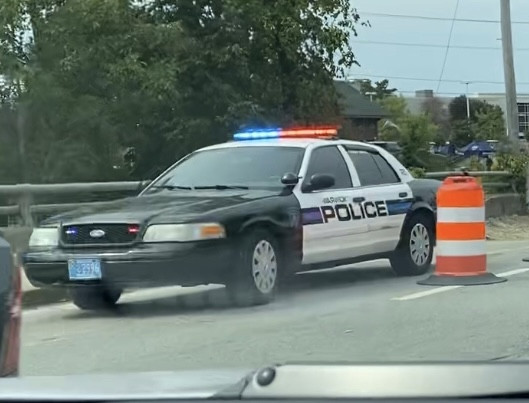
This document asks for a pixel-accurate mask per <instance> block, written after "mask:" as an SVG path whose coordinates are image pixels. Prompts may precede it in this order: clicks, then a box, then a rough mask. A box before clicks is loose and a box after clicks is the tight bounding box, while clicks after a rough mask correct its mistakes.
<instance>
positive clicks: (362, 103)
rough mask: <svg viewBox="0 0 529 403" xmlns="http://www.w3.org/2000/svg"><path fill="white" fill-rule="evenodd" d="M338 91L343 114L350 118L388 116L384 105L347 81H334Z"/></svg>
mask: <svg viewBox="0 0 529 403" xmlns="http://www.w3.org/2000/svg"><path fill="white" fill-rule="evenodd" d="M334 86H335V88H336V92H337V93H338V105H339V106H340V110H341V113H342V115H343V116H346V117H348V118H372V119H380V118H383V117H385V116H388V113H387V112H386V111H385V110H384V109H382V107H381V106H380V105H379V104H377V103H375V102H371V101H370V100H369V98H367V97H366V96H364V95H362V94H361V93H360V91H358V90H357V89H356V88H354V87H353V86H352V85H351V84H350V83H349V82H347V81H339V80H335V81H334Z"/></svg>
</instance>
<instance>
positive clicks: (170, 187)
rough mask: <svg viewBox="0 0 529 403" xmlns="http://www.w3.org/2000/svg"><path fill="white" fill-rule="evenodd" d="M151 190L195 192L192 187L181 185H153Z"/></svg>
mask: <svg viewBox="0 0 529 403" xmlns="http://www.w3.org/2000/svg"><path fill="white" fill-rule="evenodd" d="M151 189H167V190H176V189H183V190H193V188H192V187H191V186H181V185H153V186H151Z"/></svg>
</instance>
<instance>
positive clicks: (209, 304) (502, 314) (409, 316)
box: [22, 241, 529, 376]
mask: <svg viewBox="0 0 529 403" xmlns="http://www.w3.org/2000/svg"><path fill="white" fill-rule="evenodd" d="M488 249H489V258H488V261H489V271H491V272H494V273H496V274H500V273H505V275H506V277H508V281H507V282H505V283H501V284H495V285H485V286H473V287H459V288H456V287H442V288H438V287H428V286H419V285H417V284H416V281H417V280H418V278H398V277H395V276H394V275H393V274H392V272H391V270H390V269H389V264H388V263H387V262H386V261H377V262H371V263H368V264H362V265H355V266H351V267H350V268H347V269H340V270H331V271H323V272H316V273H309V274H303V275H300V276H299V279H298V281H297V282H296V288H295V289H294V290H291V291H290V292H289V293H285V294H281V295H280V296H279V297H278V299H277V300H276V301H274V302H273V303H272V304H270V305H267V306H261V307H254V308H244V309H241V308H232V307H229V306H227V304H226V300H225V298H224V294H223V289H222V288H214V287H213V288H212V287H201V288H195V289H191V288H188V289H180V288H167V289H156V290H141V291H137V292H133V293H130V294H127V295H125V296H124V297H123V299H122V303H121V304H120V305H119V309H118V310H117V311H116V312H113V313H90V312H88V313H87V312H82V311H80V310H78V309H77V308H75V307H74V306H73V305H71V304H58V305H53V306H48V307H42V308H39V309H31V310H26V311H24V314H23V335H22V375H23V376H24V375H66V374H82V373H111V372H131V371H133V372H136V371H160V370H178V369H203V368H232V367H242V368H248V367H260V366H264V365H266V364H270V363H279V362H285V361H357V362H358V361H370V362H371V361H410V360H412V361H413V360H420V361H423V360H429V361H432V360H443V361H444V360H518V359H526V358H528V359H529V343H528V341H529V334H528V332H527V329H528V328H529V315H528V312H529V304H528V301H529V262H525V263H524V262H522V258H524V257H528V256H529V242H528V241H521V242H520V241H517V242H489V243H488Z"/></svg>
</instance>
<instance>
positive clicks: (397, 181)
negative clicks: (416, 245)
mask: <svg viewBox="0 0 529 403" xmlns="http://www.w3.org/2000/svg"><path fill="white" fill-rule="evenodd" d="M345 149H346V151H347V155H349V158H351V161H352V162H353V165H354V168H355V170H356V173H357V175H358V179H359V181H360V187H359V189H361V190H362V194H363V196H364V197H365V201H364V202H363V204H364V210H365V212H366V215H367V217H368V219H367V220H366V221H367V226H368V231H369V238H370V239H371V240H372V245H371V247H372V251H373V253H375V254H376V253H385V252H389V251H392V250H394V249H395V248H396V247H397V244H398V242H399V239H400V232H401V229H402V225H403V223H404V219H405V217H406V213H407V212H408V210H409V208H410V207H411V204H412V201H413V195H412V193H411V189H410V187H409V186H408V185H407V184H406V183H405V182H403V181H401V178H400V177H399V175H398V174H397V172H395V169H394V168H393V167H392V165H391V164H390V163H389V162H388V161H387V160H386V158H384V156H383V155H382V153H380V152H378V150H376V149H375V148H371V147H361V146H346V147H345Z"/></svg>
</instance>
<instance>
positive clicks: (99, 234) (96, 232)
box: [90, 229, 106, 238]
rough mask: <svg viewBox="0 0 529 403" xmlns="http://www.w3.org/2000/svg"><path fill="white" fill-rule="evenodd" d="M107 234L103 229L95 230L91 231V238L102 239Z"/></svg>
mask: <svg viewBox="0 0 529 403" xmlns="http://www.w3.org/2000/svg"><path fill="white" fill-rule="evenodd" d="M105 234H106V232H105V231H103V230H102V229H93V230H92V231H90V236H91V237H92V238H102V237H104V236H105Z"/></svg>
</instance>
